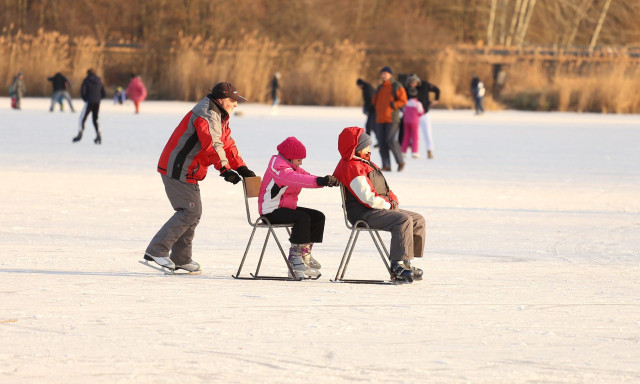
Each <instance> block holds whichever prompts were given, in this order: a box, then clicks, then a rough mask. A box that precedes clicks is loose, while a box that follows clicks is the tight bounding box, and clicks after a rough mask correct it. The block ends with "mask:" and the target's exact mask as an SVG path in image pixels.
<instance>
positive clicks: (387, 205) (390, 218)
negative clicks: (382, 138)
mask: <svg viewBox="0 0 640 384" xmlns="http://www.w3.org/2000/svg"><path fill="white" fill-rule="evenodd" d="M371 143H372V141H371V137H369V135H367V134H366V133H365V132H364V129H362V128H358V127H349V128H345V129H344V130H342V133H340V136H339V138H338V150H339V151H340V155H341V157H342V159H341V160H340V162H339V163H338V166H337V167H336V169H335V171H334V172H333V175H334V176H335V177H336V178H337V179H338V181H340V182H341V183H342V185H343V186H344V187H345V189H346V199H345V208H346V210H347V217H348V219H349V221H350V222H351V223H355V222H356V221H358V220H364V221H365V222H367V224H369V226H370V227H371V228H372V229H379V230H383V231H389V232H391V246H390V250H389V253H390V254H389V259H390V261H391V271H392V273H393V274H394V276H395V278H396V279H397V280H402V281H407V282H412V281H413V279H417V280H420V279H422V270H421V269H419V268H416V267H414V266H412V265H411V260H412V259H413V258H414V257H422V254H423V252H424V237H425V221H424V217H422V215H420V214H419V213H415V212H411V211H407V210H404V209H399V208H398V205H399V204H398V198H397V197H396V195H395V194H394V193H393V192H392V191H391V189H389V185H388V184H387V180H386V179H385V177H384V175H383V174H382V171H381V170H380V168H379V167H378V166H377V165H375V164H374V163H373V162H372V161H371V160H370V157H371V152H370V151H371Z"/></svg>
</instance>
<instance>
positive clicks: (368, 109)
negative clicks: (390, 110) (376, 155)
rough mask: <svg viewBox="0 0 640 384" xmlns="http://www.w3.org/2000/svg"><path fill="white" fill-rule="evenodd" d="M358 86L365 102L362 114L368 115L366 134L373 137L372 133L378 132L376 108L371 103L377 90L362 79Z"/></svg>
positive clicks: (357, 82)
mask: <svg viewBox="0 0 640 384" xmlns="http://www.w3.org/2000/svg"><path fill="white" fill-rule="evenodd" d="M356 85H357V86H358V88H360V89H361V90H362V101H363V102H364V105H363V107H362V112H364V114H365V115H367V122H366V125H365V132H366V133H367V135H369V136H371V132H372V131H373V132H374V133H375V132H376V106H375V105H373V102H372V101H371V100H372V99H373V94H374V93H375V91H376V90H375V89H374V88H373V85H371V84H369V83H367V82H366V81H364V80H362V79H358V80H357V81H356ZM376 138H377V135H376ZM379 140H380V139H379V138H378V141H379ZM376 146H377V145H376ZM374 147H375V146H374Z"/></svg>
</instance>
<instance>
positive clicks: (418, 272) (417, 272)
mask: <svg viewBox="0 0 640 384" xmlns="http://www.w3.org/2000/svg"><path fill="white" fill-rule="evenodd" d="M404 266H405V267H407V268H408V269H410V270H411V272H413V280H422V269H420V268H418V267H415V266H413V265H412V264H411V262H410V261H409V260H405V261H404Z"/></svg>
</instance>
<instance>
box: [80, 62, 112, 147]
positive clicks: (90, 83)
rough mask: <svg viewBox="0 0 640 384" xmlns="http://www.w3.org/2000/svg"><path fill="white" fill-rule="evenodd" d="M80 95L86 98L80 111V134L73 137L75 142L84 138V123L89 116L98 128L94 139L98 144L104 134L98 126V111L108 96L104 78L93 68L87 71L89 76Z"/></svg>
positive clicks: (83, 98)
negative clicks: (101, 102) (101, 133)
mask: <svg viewBox="0 0 640 384" xmlns="http://www.w3.org/2000/svg"><path fill="white" fill-rule="evenodd" d="M80 95H81V96H82V100H84V108H83V109H82V112H81V113H80V131H79V132H78V136H76V137H74V138H73V142H74V143H76V142H78V141H80V140H82V132H84V123H85V121H86V120H87V117H89V112H91V117H92V120H93V126H94V127H95V129H96V138H95V140H93V142H94V143H96V144H102V136H101V135H100V128H99V126H98V111H100V101H101V100H102V99H103V98H104V97H105V96H106V92H105V91H104V85H103V84H102V79H100V78H99V77H98V76H97V75H96V72H95V71H94V70H93V69H89V70H88V71H87V77H86V78H85V79H84V80H83V81H82V86H81V88H80Z"/></svg>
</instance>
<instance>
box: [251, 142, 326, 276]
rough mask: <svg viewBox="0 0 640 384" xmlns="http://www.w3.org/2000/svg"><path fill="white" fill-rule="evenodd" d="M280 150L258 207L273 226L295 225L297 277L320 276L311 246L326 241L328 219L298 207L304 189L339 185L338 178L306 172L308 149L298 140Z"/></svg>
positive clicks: (271, 164) (267, 174)
mask: <svg viewBox="0 0 640 384" xmlns="http://www.w3.org/2000/svg"><path fill="white" fill-rule="evenodd" d="M277 149H278V154H277V155H274V156H272V157H271V160H269V165H268V167H267V171H266V172H265V174H264V177H263V178H262V184H261V185H260V196H259V197H258V204H259V207H258V208H259V211H260V214H261V215H263V216H265V217H266V218H267V219H268V220H269V221H270V222H271V223H272V224H286V223H293V228H292V229H291V237H290V238H289V241H290V242H291V248H290V249H289V262H290V263H291V266H292V267H293V270H294V272H295V274H296V276H295V277H296V278H305V277H317V276H319V275H320V273H319V272H318V269H320V267H321V266H320V263H318V262H317V261H316V260H315V259H314V258H313V257H312V256H311V247H312V246H313V243H321V242H322V236H323V234H324V221H325V217H324V214H323V213H322V212H320V211H317V210H315V209H311V208H304V207H298V194H300V192H301V191H302V188H322V187H327V186H328V187H333V186H336V185H338V179H336V178H335V177H334V176H331V175H327V176H324V177H318V176H313V175H311V174H309V172H307V171H305V170H304V169H302V168H301V167H300V165H301V164H302V160H303V159H304V158H306V157H307V150H306V148H305V147H304V145H303V144H302V143H301V142H300V141H299V140H298V139H296V138H295V137H288V138H287V139H286V140H284V141H283V142H282V143H280V144H279V145H278V147H277ZM289 274H291V273H289ZM292 277H293V276H292Z"/></svg>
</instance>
